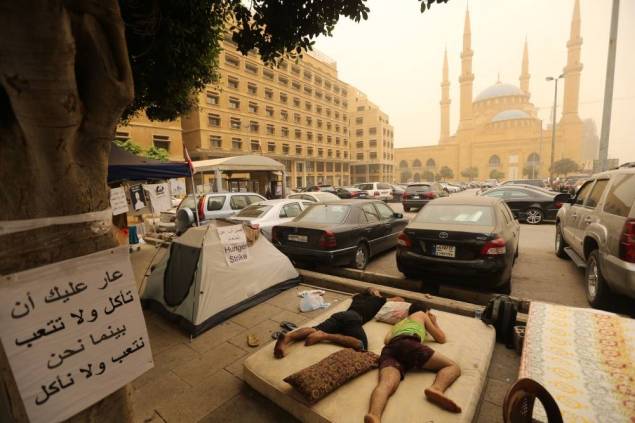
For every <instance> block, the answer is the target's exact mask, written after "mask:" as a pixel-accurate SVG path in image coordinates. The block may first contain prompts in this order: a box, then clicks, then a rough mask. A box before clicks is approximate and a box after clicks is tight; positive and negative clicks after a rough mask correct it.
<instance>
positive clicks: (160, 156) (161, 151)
mask: <svg viewBox="0 0 635 423" xmlns="http://www.w3.org/2000/svg"><path fill="white" fill-rule="evenodd" d="M144 156H145V157H147V158H148V159H153V160H161V161H162V162H167V161H168V160H170V153H168V150H166V149H165V148H158V147H155V146H152V147H150V148H149V149H148V151H146V152H145V155H144Z"/></svg>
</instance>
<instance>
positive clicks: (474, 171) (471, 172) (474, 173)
mask: <svg viewBox="0 0 635 423" xmlns="http://www.w3.org/2000/svg"><path fill="white" fill-rule="evenodd" d="M461 176H462V177H464V178H467V179H469V180H470V181H471V180H473V179H474V178H478V167H476V166H470V167H468V168H466V169H463V170H462V171H461Z"/></svg>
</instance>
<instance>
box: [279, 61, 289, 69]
mask: <svg viewBox="0 0 635 423" xmlns="http://www.w3.org/2000/svg"><path fill="white" fill-rule="evenodd" d="M287 67H288V65H287V62H280V64H278V69H282V70H287Z"/></svg>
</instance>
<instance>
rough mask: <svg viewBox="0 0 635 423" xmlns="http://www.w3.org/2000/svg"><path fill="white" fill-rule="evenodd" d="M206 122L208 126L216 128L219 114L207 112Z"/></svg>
mask: <svg viewBox="0 0 635 423" xmlns="http://www.w3.org/2000/svg"><path fill="white" fill-rule="evenodd" d="M207 124H208V125H209V126H213V127H215V128H218V127H219V126H220V116H219V115H215V114H211V113H210V114H208V115H207Z"/></svg>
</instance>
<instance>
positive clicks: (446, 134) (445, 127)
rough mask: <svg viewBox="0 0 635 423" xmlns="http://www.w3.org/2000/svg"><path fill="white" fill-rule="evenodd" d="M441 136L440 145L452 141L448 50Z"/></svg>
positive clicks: (442, 88) (444, 73)
mask: <svg viewBox="0 0 635 423" xmlns="http://www.w3.org/2000/svg"><path fill="white" fill-rule="evenodd" d="M440 104H441V136H440V138H439V144H443V143H445V142H447V141H448V140H449V139H450V79H449V77H448V49H447V48H446V49H445V54H444V56H443V82H441V102H440Z"/></svg>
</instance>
